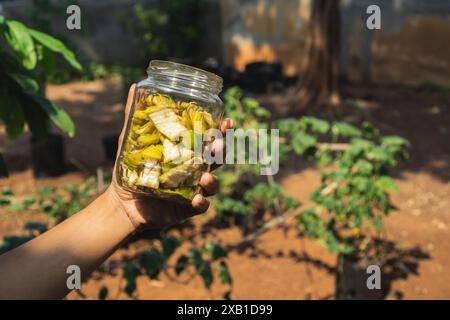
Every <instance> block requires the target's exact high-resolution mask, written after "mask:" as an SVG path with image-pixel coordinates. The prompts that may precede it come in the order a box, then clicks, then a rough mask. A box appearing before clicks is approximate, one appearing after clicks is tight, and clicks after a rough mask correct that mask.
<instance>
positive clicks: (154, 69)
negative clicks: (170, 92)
mask: <svg viewBox="0 0 450 320" xmlns="http://www.w3.org/2000/svg"><path fill="white" fill-rule="evenodd" d="M147 74H148V76H149V77H152V78H153V79H154V80H155V81H156V82H158V83H163V84H167V85H170V86H180V87H184V88H189V89H193V90H198V91H207V92H209V93H212V94H219V93H220V91H221V90H222V86H223V80H222V78H221V77H219V76H217V75H215V74H213V73H211V72H208V71H204V70H201V69H198V68H195V67H191V66H188V65H184V64H181V63H176V62H171V61H162V60H152V61H150V63H149V66H148V68H147Z"/></svg>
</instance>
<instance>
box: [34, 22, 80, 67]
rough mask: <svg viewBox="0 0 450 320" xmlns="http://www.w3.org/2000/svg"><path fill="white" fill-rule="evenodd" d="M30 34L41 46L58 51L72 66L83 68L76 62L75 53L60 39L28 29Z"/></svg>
mask: <svg viewBox="0 0 450 320" xmlns="http://www.w3.org/2000/svg"><path fill="white" fill-rule="evenodd" d="M29 31H30V35H31V36H32V37H33V38H34V39H35V40H36V41H38V42H39V43H41V44H42V45H43V46H45V47H47V48H48V49H50V50H51V51H54V52H57V53H60V54H61V55H62V56H63V57H64V58H65V59H66V60H67V62H69V63H70V65H71V66H72V67H74V68H75V69H77V70H79V71H82V70H83V68H82V67H81V64H80V63H79V62H78V60H77V59H76V58H75V54H74V53H73V52H72V51H71V50H69V49H67V47H66V46H65V45H64V43H62V42H61V41H60V40H58V39H56V38H53V37H52V36H50V35H48V34H45V33H43V32H40V31H37V30H34V29H29Z"/></svg>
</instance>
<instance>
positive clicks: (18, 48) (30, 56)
mask: <svg viewBox="0 0 450 320" xmlns="http://www.w3.org/2000/svg"><path fill="white" fill-rule="evenodd" d="M6 25H7V26H8V27H7V30H6V32H5V40H6V42H7V43H8V44H9V46H10V47H11V49H12V50H13V51H14V52H15V53H16V57H17V58H18V60H19V61H20V62H21V63H22V65H23V66H24V67H25V68H27V69H28V70H32V69H34V68H35V67H36V62H37V56H36V51H35V48H34V42H33V39H32V38H31V35H30V33H29V30H28V28H27V27H26V26H25V25H24V24H22V23H20V22H19V21H15V20H8V21H7V22H6Z"/></svg>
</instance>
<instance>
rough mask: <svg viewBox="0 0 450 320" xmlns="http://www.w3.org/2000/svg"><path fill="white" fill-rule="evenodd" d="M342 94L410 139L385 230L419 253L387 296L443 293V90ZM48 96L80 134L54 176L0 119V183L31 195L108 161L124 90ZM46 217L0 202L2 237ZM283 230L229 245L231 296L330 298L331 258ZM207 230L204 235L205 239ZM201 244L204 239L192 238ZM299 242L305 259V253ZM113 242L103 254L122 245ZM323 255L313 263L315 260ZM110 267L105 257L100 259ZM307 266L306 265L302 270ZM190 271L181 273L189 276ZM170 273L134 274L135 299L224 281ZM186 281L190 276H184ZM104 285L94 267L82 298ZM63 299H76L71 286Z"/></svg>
mask: <svg viewBox="0 0 450 320" xmlns="http://www.w3.org/2000/svg"><path fill="white" fill-rule="evenodd" d="M347 91H348V92H349V94H350V95H351V96H352V97H353V98H354V99H357V101H358V102H359V103H360V104H361V105H363V106H365V107H366V108H367V110H369V112H370V115H371V117H372V118H373V122H375V124H376V125H377V126H379V127H380V128H381V130H382V131H383V132H384V133H387V134H399V135H402V136H404V137H406V138H407V139H409V140H410V141H411V143H412V149H411V159H410V161H409V162H408V163H407V164H405V165H402V166H401V167H400V168H399V169H398V170H397V171H396V173H395V177H396V182H397V183H398V186H399V189H400V192H399V193H397V194H395V195H393V201H394V204H395V205H396V206H397V207H398V208H399V210H398V211H397V212H394V213H393V214H392V215H391V216H390V217H388V218H387V220H386V233H385V238H386V239H389V240H392V241H394V242H395V243H396V246H397V247H398V248H404V249H408V248H415V249H416V251H415V252H416V253H417V254H416V255H414V257H412V258H411V259H410V260H408V261H406V262H404V263H401V264H400V269H402V270H403V272H402V273H400V274H398V273H395V272H392V273H391V275H390V276H389V279H388V283H389V286H390V290H389V293H388V295H387V297H386V298H388V299H399V298H400V299H448V298H450V271H449V268H450V255H449V254H448V252H450V235H449V228H450V182H449V181H450V143H449V141H450V95H449V94H448V93H432V92H418V91H416V90H414V89H407V88H370V90H369V89H367V88H360V87H351V88H347ZM48 95H49V97H50V98H51V99H54V100H55V101H56V102H57V103H58V104H60V105H61V106H63V107H64V108H65V109H66V110H68V112H69V113H70V115H71V116H72V117H73V119H74V120H75V123H76V126H77V134H76V137H75V138H74V139H69V138H66V144H65V145H66V158H67V159H68V162H69V164H70V165H71V167H72V168H73V169H72V171H70V172H69V173H67V174H65V175H63V176H61V177H58V178H48V179H40V180H35V179H34V178H33V175H32V172H31V170H30V169H29V163H30V152H29V149H30V146H29V142H28V139H29V137H28V135H24V136H23V137H21V138H20V139H19V140H17V141H15V142H14V143H12V142H10V141H8V140H7V139H6V138H5V137H4V129H3V128H1V127H0V144H1V145H2V146H6V148H7V152H6V159H7V162H8V164H9V166H10V169H11V170H12V175H11V177H10V178H8V179H0V188H1V187H4V186H10V187H11V188H12V189H13V190H14V191H15V193H17V194H19V195H25V194H29V193H31V192H32V191H33V189H34V188H36V187H37V186H40V185H60V184H62V183H67V182H74V183H78V182H81V181H82V180H83V178H84V177H86V176H87V175H89V174H93V173H95V170H96V168H97V167H99V166H101V167H104V168H108V167H111V163H110V162H108V160H107V159H106V158H105V155H104V152H103V148H102V137H104V136H114V135H116V134H118V132H119V130H120V128H121V125H122V118H123V115H122V108H123V104H124V101H123V93H122V90H121V88H120V85H119V83H118V82H116V81H95V82H89V83H81V82H80V83H70V84H66V85H61V86H50V87H49V88H48ZM278 180H279V181H280V182H281V183H282V184H283V186H284V188H285V191H286V193H287V194H289V195H291V196H293V197H295V198H297V199H299V200H301V201H304V200H306V197H307V195H308V194H309V193H310V192H311V191H312V190H313V189H314V188H315V187H316V186H317V184H318V183H319V176H318V172H317V171H316V170H315V169H314V168H308V167H302V166H300V167H299V168H297V169H295V170H293V169H292V168H285V169H283V170H282V174H280V176H279V177H278ZM0 210H1V209H0ZM211 216H212V213H211V212H209V213H207V214H206V215H204V216H200V217H197V218H195V219H193V221H192V224H193V226H194V230H197V229H199V228H200V226H201V225H202V224H204V222H205V220H206V219H208V218H210V217H211ZM30 219H32V220H39V221H46V217H45V216H44V215H41V214H35V213H33V214H32V213H15V214H12V213H7V212H5V211H4V210H2V211H0V237H2V236H4V235H6V234H12V233H19V232H21V228H22V225H23V224H24V223H25V222H26V221H28V220H30ZM290 226H291V227H290V228H289V229H288V231H287V232H284V231H283V230H280V229H274V230H271V231H269V232H267V233H266V234H264V235H263V236H261V237H260V238H259V240H258V241H257V246H256V248H252V249H247V250H244V251H243V252H235V251H233V252H232V253H231V255H230V257H229V265H230V271H231V274H232V277H233V292H232V295H231V297H232V298H233V299H309V298H312V299H333V297H334V281H335V267H336V257H335V256H334V255H331V254H329V253H328V252H327V251H326V249H324V248H323V247H322V246H321V245H320V244H318V243H315V242H312V241H308V240H305V241H304V243H302V241H301V240H300V239H299V238H298V236H297V232H296V231H295V226H294V225H293V224H292V223H291V224H290ZM209 237H214V238H215V239H219V240H220V241H221V242H222V243H224V244H233V243H236V242H238V241H239V240H240V239H241V238H242V235H241V233H240V231H239V230H237V229H236V228H232V229H224V230H219V231H217V232H215V233H214V234H211V235H208V236H207V238H209ZM207 238H206V239H207ZM197 240H198V242H199V243H201V242H202V241H204V240H205V239H204V238H202V237H200V236H199V238H198V239H197ZM302 248H305V251H306V253H307V257H309V258H308V259H305V256H303V255H302ZM130 250H133V248H130V249H120V250H119V252H117V253H116V254H114V255H113V256H112V257H111V258H110V260H109V261H116V260H117V259H118V258H119V257H121V256H123V255H126V254H129V252H130ZM316 259H320V261H321V262H320V263H319V262H318V261H316ZM105 266H108V263H107V264H106V265H105ZM309 272H310V273H311V275H310V276H308V274H309ZM186 278H187V277H186ZM186 278H183V277H181V279H179V280H178V281H175V282H174V281H172V280H170V279H169V276H168V275H165V274H163V275H162V276H161V278H160V279H159V280H158V281H156V280H151V281H150V280H149V279H147V278H144V277H142V278H140V279H139V281H138V292H139V293H138V295H139V298H141V299H210V298H221V297H222V294H223V292H224V290H225V288H223V287H221V286H220V285H213V287H212V289H211V290H210V291H207V290H205V289H204V288H203V285H202V283H201V280H200V279H199V278H198V277H196V278H194V279H192V280H191V281H188V282H187V280H189V279H186ZM186 282H187V283H186ZM102 285H105V286H107V287H108V288H109V292H110V295H109V297H110V298H126V297H125V295H124V294H123V293H122V294H120V293H119V294H118V288H119V286H123V283H121V282H120V277H119V276H118V275H117V274H115V272H112V273H111V274H108V275H105V276H103V277H100V273H98V272H97V273H96V274H94V277H92V278H91V279H90V280H89V281H88V282H87V283H86V284H84V286H83V292H84V294H86V297H87V298H96V297H97V292H98V289H99V288H100V286H102ZM69 298H70V299H77V298H79V296H78V295H77V294H75V293H71V294H70V295H69Z"/></svg>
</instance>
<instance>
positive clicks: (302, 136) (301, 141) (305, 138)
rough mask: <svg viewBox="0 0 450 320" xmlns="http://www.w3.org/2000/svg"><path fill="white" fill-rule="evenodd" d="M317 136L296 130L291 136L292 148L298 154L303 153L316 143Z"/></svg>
mask: <svg viewBox="0 0 450 320" xmlns="http://www.w3.org/2000/svg"><path fill="white" fill-rule="evenodd" d="M316 142H317V138H316V137H314V136H311V135H309V134H306V133H303V132H297V133H296V134H295V136H294V137H293V138H292V148H293V149H294V151H295V152H296V153H298V154H302V153H304V152H305V151H306V150H308V149H310V148H313V147H314V146H315V145H316Z"/></svg>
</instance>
